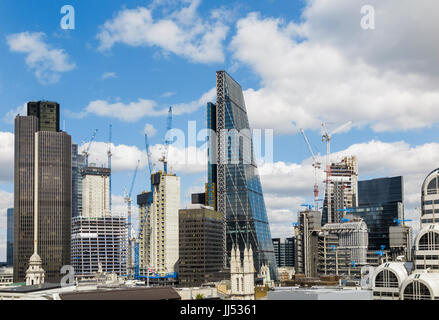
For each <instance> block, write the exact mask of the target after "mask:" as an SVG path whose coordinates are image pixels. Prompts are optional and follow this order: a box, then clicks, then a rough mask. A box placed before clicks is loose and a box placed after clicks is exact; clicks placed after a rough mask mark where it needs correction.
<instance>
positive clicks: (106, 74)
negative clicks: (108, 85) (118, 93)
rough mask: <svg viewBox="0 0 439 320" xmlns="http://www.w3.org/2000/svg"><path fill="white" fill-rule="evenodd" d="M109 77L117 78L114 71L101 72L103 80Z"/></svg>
mask: <svg viewBox="0 0 439 320" xmlns="http://www.w3.org/2000/svg"><path fill="white" fill-rule="evenodd" d="M109 78H113V79H116V78H117V75H116V73H115V72H104V73H103V74H102V79H103V80H105V79H109Z"/></svg>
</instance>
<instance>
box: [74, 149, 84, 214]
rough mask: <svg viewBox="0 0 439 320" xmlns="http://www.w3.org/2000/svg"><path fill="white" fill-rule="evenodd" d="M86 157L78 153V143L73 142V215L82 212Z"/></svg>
mask: <svg viewBox="0 0 439 320" xmlns="http://www.w3.org/2000/svg"><path fill="white" fill-rule="evenodd" d="M84 167H85V157H84V156H83V155H82V154H79V153H78V145H77V144H73V143H72V217H77V216H80V215H81V213H82V176H81V170H82V168H84Z"/></svg>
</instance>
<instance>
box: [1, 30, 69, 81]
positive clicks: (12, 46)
mask: <svg viewBox="0 0 439 320" xmlns="http://www.w3.org/2000/svg"><path fill="white" fill-rule="evenodd" d="M45 36H46V34H45V33H43V32H22V33H15V34H10V35H8V36H7V38H6V40H7V43H8V46H9V50H11V51H12V52H19V53H24V54H26V58H25V61H26V64H27V66H28V67H29V68H30V69H31V70H33V71H34V73H35V76H36V77H37V79H38V81H39V82H40V83H42V84H52V83H56V82H58V81H59V79H60V77H61V73H63V72H67V71H71V70H72V69H74V68H75V64H74V63H72V62H69V56H68V54H67V53H66V52H65V51H64V50H63V49H54V48H52V47H51V46H50V45H49V44H47V43H46V42H45V39H44V38H45Z"/></svg>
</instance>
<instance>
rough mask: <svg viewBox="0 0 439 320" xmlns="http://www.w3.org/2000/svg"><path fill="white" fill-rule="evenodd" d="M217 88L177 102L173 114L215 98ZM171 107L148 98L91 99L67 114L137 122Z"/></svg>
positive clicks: (160, 114)
mask: <svg viewBox="0 0 439 320" xmlns="http://www.w3.org/2000/svg"><path fill="white" fill-rule="evenodd" d="M215 94H216V93H215V88H212V89H210V90H209V91H207V92H205V93H203V94H202V95H201V97H200V98H199V99H197V100H194V101H191V102H187V103H177V104H174V105H173V114H174V115H181V114H185V113H192V112H194V111H196V110H198V109H199V108H200V107H201V106H205V105H206V103H207V102H209V101H212V100H213V99H214V98H215ZM168 110H169V107H162V106H159V105H158V104H157V103H156V102H155V101H153V100H148V99H138V100H137V101H135V102H128V103H124V102H120V101H116V102H108V101H106V100H94V101H91V102H90V103H89V104H88V106H87V107H86V108H85V109H84V110H83V111H81V112H77V113H76V112H72V111H67V112H66V114H67V115H68V116H69V117H72V118H78V119H80V118H84V117H86V116H87V115H89V114H94V115H97V116H100V117H111V118H116V119H119V120H120V121H124V122H136V121H139V120H140V119H142V118H144V117H145V116H149V117H158V116H163V115H167V114H168Z"/></svg>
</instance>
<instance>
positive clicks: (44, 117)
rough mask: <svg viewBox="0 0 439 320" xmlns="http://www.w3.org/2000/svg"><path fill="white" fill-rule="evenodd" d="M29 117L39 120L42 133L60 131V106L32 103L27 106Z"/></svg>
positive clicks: (48, 103) (44, 102)
mask: <svg viewBox="0 0 439 320" xmlns="http://www.w3.org/2000/svg"><path fill="white" fill-rule="evenodd" d="M27 115H28V116H34V117H37V118H38V125H39V130H40V131H53V132H58V131H59V104H58V103H56V102H50V101H31V102H28V104H27Z"/></svg>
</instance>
